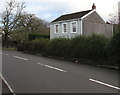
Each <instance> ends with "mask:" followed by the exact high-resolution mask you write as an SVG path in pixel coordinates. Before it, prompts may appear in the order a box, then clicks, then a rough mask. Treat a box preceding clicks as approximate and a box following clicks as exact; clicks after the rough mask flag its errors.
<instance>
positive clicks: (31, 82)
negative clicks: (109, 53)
mask: <svg viewBox="0 0 120 95" xmlns="http://www.w3.org/2000/svg"><path fill="white" fill-rule="evenodd" d="M2 61H3V62H2V73H3V77H4V78H5V79H6V81H7V82H8V83H9V85H10V87H11V89H12V90H13V91H14V93H114V95H116V94H117V95H118V92H119V91H120V88H119V86H118V70H115V69H106V68H99V67H95V66H91V65H84V64H77V63H74V62H67V61H62V60H56V59H51V58H46V57H42V56H36V55H30V54H24V53H22V52H18V51H5V50H4V51H3V53H2ZM115 93H116V94H115ZM101 95H102V94H101Z"/></svg>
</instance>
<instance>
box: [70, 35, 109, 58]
mask: <svg viewBox="0 0 120 95" xmlns="http://www.w3.org/2000/svg"><path fill="white" fill-rule="evenodd" d="M106 43H107V39H106V38H105V37H104V36H102V35H96V34H93V35H91V36H77V37H75V38H73V39H72V43H71V51H72V53H71V56H72V57H76V58H89V59H94V60H98V59H103V58H106V52H105V47H106Z"/></svg>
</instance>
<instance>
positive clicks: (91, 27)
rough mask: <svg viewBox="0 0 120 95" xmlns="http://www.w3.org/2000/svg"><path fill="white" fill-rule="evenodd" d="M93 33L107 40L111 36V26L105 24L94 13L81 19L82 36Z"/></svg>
mask: <svg viewBox="0 0 120 95" xmlns="http://www.w3.org/2000/svg"><path fill="white" fill-rule="evenodd" d="M93 33H95V34H101V35H105V36H106V37H108V38H110V37H111V36H112V34H113V26H112V25H110V24H106V23H105V22H104V21H103V19H102V18H101V17H100V16H99V15H98V14H97V13H96V12H93V13H92V14H90V15H89V16H87V17H86V18H84V19H83V35H91V34H93Z"/></svg>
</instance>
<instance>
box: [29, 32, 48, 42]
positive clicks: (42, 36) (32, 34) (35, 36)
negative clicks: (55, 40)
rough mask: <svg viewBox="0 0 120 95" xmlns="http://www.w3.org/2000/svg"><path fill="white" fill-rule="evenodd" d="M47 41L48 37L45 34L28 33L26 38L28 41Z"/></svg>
mask: <svg viewBox="0 0 120 95" xmlns="http://www.w3.org/2000/svg"><path fill="white" fill-rule="evenodd" d="M41 38H44V39H49V38H50V36H49V35H47V34H38V33H30V34H29V36H28V39H29V41H32V40H35V39H41Z"/></svg>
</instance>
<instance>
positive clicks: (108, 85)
mask: <svg viewBox="0 0 120 95" xmlns="http://www.w3.org/2000/svg"><path fill="white" fill-rule="evenodd" d="M89 80H90V81H92V82H96V83H99V84H102V85H105V86H107V87H111V88H114V89H117V90H120V88H119V87H116V86H113V85H110V84H107V83H104V82H101V81H98V80H95V79H89Z"/></svg>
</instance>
